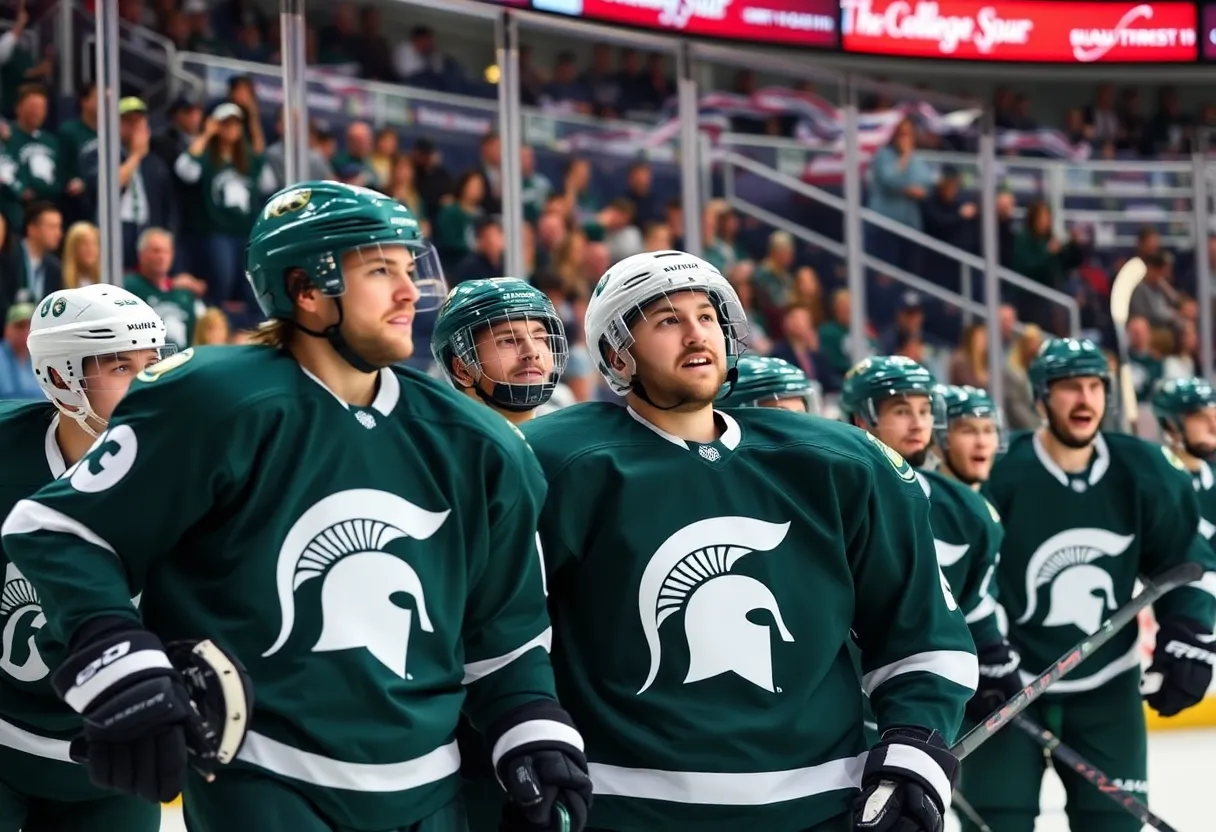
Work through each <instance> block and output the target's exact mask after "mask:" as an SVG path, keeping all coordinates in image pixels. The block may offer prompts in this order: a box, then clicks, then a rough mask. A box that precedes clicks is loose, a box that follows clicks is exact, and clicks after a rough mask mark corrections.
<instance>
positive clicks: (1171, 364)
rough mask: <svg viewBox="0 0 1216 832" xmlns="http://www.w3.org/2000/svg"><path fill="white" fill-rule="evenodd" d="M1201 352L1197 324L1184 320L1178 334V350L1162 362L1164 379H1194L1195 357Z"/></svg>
mask: <svg viewBox="0 0 1216 832" xmlns="http://www.w3.org/2000/svg"><path fill="white" fill-rule="evenodd" d="M1198 352H1199V333H1198V331H1197V330H1196V329H1195V322H1194V321H1188V320H1184V321H1183V322H1182V329H1181V330H1180V331H1179V332H1178V348H1177V349H1175V350H1173V351H1172V354H1170V355H1166V356H1165V358H1163V359H1162V360H1161V376H1162V378H1192V377H1193V376H1195V375H1196V373H1195V355H1196V353H1198Z"/></svg>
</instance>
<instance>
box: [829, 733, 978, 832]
mask: <svg viewBox="0 0 1216 832" xmlns="http://www.w3.org/2000/svg"><path fill="white" fill-rule="evenodd" d="M957 779H958V759H956V758H955V756H954V755H953V754H951V753H950V749H949V748H948V747H947V746H946V742H945V740H944V739H942V736H941V735H940V734H938V733H937V732H936V731H926V730H925V729H924V728H890V729H888V730H887V731H885V732H883V735H882V739H881V740H879V742H878V744H877V745H875V746H874V747H873V748H871V749H870V754H869V756H868V757H867V758H866V767H865V769H864V770H863V771H862V775H861V794H860V795H859V796H858V798H857V800H856V802H855V803H854V805H853V828H854V829H856V830H858V832H942V830H943V829H944V828H945V821H944V820H943V818H944V815H945V812H946V807H948V806H949V805H950V794H951V793H952V792H953V791H954V785H955V782H956V781H957Z"/></svg>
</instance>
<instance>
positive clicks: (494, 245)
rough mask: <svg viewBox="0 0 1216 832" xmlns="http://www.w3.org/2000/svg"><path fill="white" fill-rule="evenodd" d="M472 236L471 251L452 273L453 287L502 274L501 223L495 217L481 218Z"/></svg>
mask: <svg viewBox="0 0 1216 832" xmlns="http://www.w3.org/2000/svg"><path fill="white" fill-rule="evenodd" d="M473 234H474V237H475V242H474V244H473V250H472V251H471V252H469V254H468V256H466V257H465V258H464V259H463V260H461V261H460V263H458V264H457V266H456V269H455V271H453V272H452V280H451V282H452V285H453V286H455V285H456V284H458V283H464V282H465V281H466V280H482V279H484V278H487V277H500V276H502V274H503V268H504V266H503V262H502V256H503V251H504V250H505V248H506V241H505V238H504V236H503V233H502V221H501V220H500V219H499V218H498V217H497V216H489V217H482V218H481V219H479V220H478V221H477V222H476V224H475V225H474V227H473ZM523 276H524V275H521V277H523Z"/></svg>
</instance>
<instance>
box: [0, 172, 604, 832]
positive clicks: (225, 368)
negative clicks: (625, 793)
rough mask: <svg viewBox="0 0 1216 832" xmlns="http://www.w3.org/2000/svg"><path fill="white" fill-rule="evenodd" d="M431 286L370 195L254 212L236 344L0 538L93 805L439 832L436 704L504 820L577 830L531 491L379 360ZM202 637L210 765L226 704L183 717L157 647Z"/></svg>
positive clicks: (480, 423) (168, 385) (579, 796)
mask: <svg viewBox="0 0 1216 832" xmlns="http://www.w3.org/2000/svg"><path fill="white" fill-rule="evenodd" d="M435 265H436V261H435V259H434V253H433V250H431V249H430V247H429V245H427V244H426V243H425V242H424V241H423V240H422V238H421V236H420V233H419V228H418V223H417V221H416V220H415V218H414V217H413V216H412V214H411V213H410V212H409V210H408V209H407V208H405V207H404V206H403V205H401V204H400V203H398V202H396V201H395V200H392V199H389V198H387V197H385V196H383V195H382V194H378V193H376V192H374V191H370V190H367V189H364V188H359V187H354V186H349V185H343V184H339V183H336V182H309V183H304V184H302V185H299V186H294V187H291V188H288V189H286V190H284V191H281V192H280V193H278V194H277V195H275V196H274V197H273V198H272V199H271V200H270V201H269V202H268V203H267V205H266V206H265V208H264V209H263V210H262V211H261V212H260V214H259V216H258V218H257V221H256V224H255V226H254V230H253V234H252V237H251V239H250V242H249V247H248V271H249V277H250V280H251V282H252V284H253V286H254V288H255V290H256V293H257V296H258V298H259V303H260V304H261V306H262V310H263V311H264V312H265V313H266V315H268V316H269V317H271V318H272V319H273V322H272V323H271V324H270V325H268V326H267V327H266V328H265V329H264V330H263V331H262V333H261V334H260V338H261V340H262V342H263V343H262V344H259V345H253V346H246V347H212V348H200V349H197V350H187V351H186V352H184V353H179V354H177V355H175V356H173V357H172V358H171V359H169V360H167V361H163V362H161V363H160V364H158V365H156V366H154V367H151V368H149V369H148V370H146V371H145V372H144V373H142V374H141V376H140V381H139V382H138V383H137V384H135V385H134V386H133V389H132V391H131V393H130V394H129V396H128V397H127V399H126V400H124V402H123V404H122V406H121V407H120V408H119V410H118V411H117V412H116V414H115V418H114V419H113V421H112V422H111V424H110V426H109V429H108V430H107V431H106V433H105V434H103V436H102V437H100V438H99V439H98V443H97V445H96V447H95V448H94V450H93V451H92V452H91V454H90V455H89V456H87V457H86V458H85V459H84V460H83V461H82V462H81V464H80V465H79V466H78V467H77V468H76V469H75V472H74V473H72V474H70V475H65V476H64V477H63V478H61V479H59V480H57V481H56V482H55V483H53V484H51V485H49V486H47V487H46V488H44V489H42V490H41V491H39V492H38V493H37V494H36V495H34V497H32V498H31V499H28V500H22V501H21V502H19V503H18V504H17V506H16V507H15V508H14V509H13V511H12V513H11V514H10V515H9V517H8V519H7V520H6V521H5V524H4V527H3V540H4V545H5V548H6V551H8V553H9V556H10V558H11V559H12V561H13V562H14V563H15V564H16V565H17V566H18V567H19V568H20V569H21V570H22V571H23V572H24V573H25V575H26V577H27V578H28V579H29V580H30V583H31V584H32V585H33V586H34V588H35V589H36V590H37V591H38V592H39V594H40V595H41V597H42V599H43V602H44V604H45V611H46V614H47V618H48V626H50V627H51V628H52V629H53V631H54V632H56V633H63V634H65V635H66V636H67V637H68V639H69V649H70V656H69V658H68V659H67V660H66V661H65V662H64V664H63V665H62V667H60V668H59V669H58V670H57V671H56V672H55V674H54V676H53V684H54V686H55V689H56V691H57V692H58V693H59V695H60V696H61V697H62V698H63V699H64V700H65V701H66V702H67V703H68V704H69V705H71V706H72V707H73V709H75V710H77V711H79V712H81V713H82V714H83V715H84V718H85V734H84V736H85V740H86V742H87V760H88V767H89V772H90V775H91V777H92V778H93V780H94V782H97V783H99V784H102V785H106V786H109V787H112V788H115V789H118V790H121V791H125V792H128V793H132V794H137V795H139V796H141V797H144V798H147V799H149V800H158V801H159V800H166V799H169V798H171V797H173V796H174V795H175V794H176V793H177V792H178V791H179V790H181V789H182V788H183V787H184V790H185V791H184V799H185V813H186V823H187V826H188V827H189V828H190V829H191V830H196V831H197V832H221V830H222V832H254V830H258V832H266V831H267V830H269V832H276V831H277V830H283V832H286V831H287V830H290V832H330V831H331V830H333V829H335V828H341V829H358V830H406V829H408V830H411V832H431V831H432V830H434V831H435V832H439V830H459V829H460V828H461V827H462V826H463V822H464V821H463V810H462V809H461V807H460V804H459V801H458V800H457V794H458V791H459V787H460V781H459V775H458V770H459V768H460V759H459V754H458V752H457V748H456V743H455V741H454V740H453V738H452V737H453V732H454V729H455V727H456V720H457V714H458V713H459V712H460V710H461V708H462V706H463V707H464V709H465V710H466V711H467V713H469V714H470V715H471V716H472V718H473V720H474V723H475V724H476V725H477V727H478V728H479V729H481V730H483V731H484V732H486V734H487V736H488V737H489V741H490V747H491V748H492V749H493V753H494V762H495V763H496V769H497V772H498V774H499V777H500V779H501V781H502V782H503V783H504V784H505V786H506V788H507V789H508V792H509V793H510V795H511V797H512V798H513V799H515V800H517V801H518V802H520V803H521V804H524V805H526V807H527V813H528V815H527V817H528V820H529V821H530V822H532V823H533V824H534V825H535V827H536V828H540V829H547V828H551V827H553V828H555V825H554V823H553V821H554V819H555V818H556V817H557V815H558V814H559V813H558V812H557V811H555V804H557V803H560V804H561V805H562V806H564V807H565V808H566V809H568V812H569V816H570V818H571V821H572V822H571V824H570V826H572V827H573V828H575V829H577V828H579V827H580V826H581V823H582V818H583V817H584V816H585V810H584V809H583V808H582V807H584V806H585V803H586V801H587V800H588V798H589V792H590V785H589V783H588V781H587V778H586V775H585V774H584V773H583V772H584V768H585V762H584V758H583V754H582V751H581V745H582V740H581V738H580V736H579V734H578V733H577V731H575V730H574V728H573V727H571V725H570V721H569V719H568V717H567V716H566V715H565V713H564V712H563V711H562V710H561V709H560V708H559V707H558V706H557V704H556V702H555V700H554V698H553V687H552V685H553V682H552V670H551V668H550V664H549V658H548V655H547V652H546V648H547V646H548V644H549V640H550V627H549V622H548V618H547V615H546V611H545V594H544V582H543V574H542V568H541V562H540V558H539V554H538V552H537V549H536V543H535V538H536V522H537V517H538V514H539V509H540V504H541V502H542V501H543V497H544V492H545V484H544V480H543V475H542V473H541V471H540V469H539V467H538V466H537V464H536V461H535V459H534V457H533V456H532V454H531V452H530V451H529V450H528V447H527V445H526V444H525V443H524V442H523V441H522V440H521V439H520V437H519V436H518V434H517V433H516V432H515V431H512V430H511V429H510V427H509V426H508V425H507V424H506V423H505V422H504V421H503V420H502V419H499V418H498V417H496V416H495V415H494V414H492V413H490V412H489V411H488V410H486V409H485V408H482V407H478V406H476V405H474V404H473V403H472V402H470V401H468V400H467V399H466V398H465V397H463V396H461V395H460V394H459V393H457V392H455V391H453V390H452V389H451V387H450V385H447V384H442V383H439V382H437V381H435V380H432V379H429V378H427V377H426V376H424V375H422V374H420V373H418V372H416V371H413V370H409V369H400V368H397V367H390V366H389V365H392V364H396V363H398V362H400V361H402V360H404V359H405V358H407V357H409V355H410V354H411V353H412V351H413V343H412V337H411V324H412V321H413V318H414V315H415V313H416V311H417V310H418V309H420V308H424V306H425V305H426V304H427V303H428V302H431V303H432V304H433V305H438V301H439V300H441V299H442V297H443V294H442V293H441V292H440V291H438V290H440V289H441V287H442V278H441V274H440V273H439V272H438V271H436V270H435ZM186 414H191V415H193V414H198V417H197V418H187V417H186ZM120 506H129V507H132V508H133V509H134V510H137V511H138V512H139V514H138V521H137V522H133V521H132V519H131V517H130V515H129V514H127V513H124V512H123V511H121V510H118V507H120ZM140 591H142V593H143V594H142V597H141V610H140V611H141V613H142V620H141V616H139V615H137V614H136V613H135V611H134V609H133V608H132V607H131V603H130V600H129V598H130V596H131V595H133V594H134V593H136V592H140ZM203 636H205V637H207V639H209V642H207V643H210V644H212V645H213V649H214V650H215V651H218V652H219V653H220V654H221V656H220V658H221V659H224V660H226V661H227V663H228V668H229V672H228V673H227V674H226V675H224V676H220V677H219V679H218V683H219V685H218V687H219V690H220V693H221V694H222V696H221V697H220V698H221V699H222V700H223V704H225V705H227V704H228V703H229V702H232V701H237V700H239V699H241V696H240V694H241V690H240V688H239V687H238V688H236V689H234V688H233V679H235V678H239V674H237V673H236V672H235V670H236V668H235V667H234V664H235V663H234V662H233V661H232V660H230V659H229V658H228V657H231V658H232V659H235V660H239V661H240V662H241V663H243V664H244V666H245V668H246V669H247V672H248V677H249V679H250V680H251V682H252V688H253V691H254V692H255V694H256V698H257V703H256V710H255V711H254V713H253V718H252V724H251V725H249V731H248V733H247V734H245V736H244V738H243V745H240V746H239V753H235V752H236V748H237V746H235V745H234V744H233V743H232V742H230V735H231V734H232V731H230V730H229V729H231V728H232V726H229V725H226V724H223V723H220V722H219V720H222V719H224V718H225V717H226V716H227V717H229V718H231V716H232V711H231V710H228V711H219V712H218V714H215V715H213V716H214V717H215V718H214V719H208V720H204V719H202V718H201V717H200V716H199V715H197V714H196V712H195V710H194V708H193V707H192V705H191V704H190V703H189V702H187V695H188V690H189V692H190V693H194V692H195V691H196V690H197V688H198V680H197V675H198V674H195V673H190V674H184V673H179V672H177V670H176V669H175V667H174V663H173V662H172V661H170V658H169V657H168V656H167V655H166V649H165V647H164V646H162V645H164V644H165V643H168V642H171V641H172V640H181V639H198V638H200V637H203ZM203 646H204V645H198V646H195V647H193V648H191V652H198V651H199V650H200V649H201V648H202V647H203ZM178 652H180V651H178ZM212 664H213V666H216V664H215V663H212ZM195 669H196V668H191V670H192V671H193V670H195ZM212 687H213V686H208V687H207V689H206V690H205V691H204V692H205V693H208V694H209V693H210V692H211V689H212ZM206 701H213V700H206ZM206 715H207V712H206V711H204V713H203V715H202V716H206ZM211 734H219V742H218V743H217V742H214V738H213V737H212V736H211ZM233 753H235V761H234V762H233V763H232V764H231V765H229V766H225V767H222V768H219V767H217V765H216V764H218V763H223V762H226V761H227V757H228V756H229V755H230V754H233ZM188 761H189V764H190V765H191V767H193V768H195V769H202V771H203V772H204V773H205V775H206V776H202V775H199V774H196V773H188V771H187V766H188ZM208 779H211V780H212V782H207V780H208Z"/></svg>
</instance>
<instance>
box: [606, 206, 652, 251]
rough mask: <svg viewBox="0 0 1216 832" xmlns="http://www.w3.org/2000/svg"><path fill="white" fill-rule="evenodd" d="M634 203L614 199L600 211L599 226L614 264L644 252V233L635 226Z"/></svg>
mask: <svg viewBox="0 0 1216 832" xmlns="http://www.w3.org/2000/svg"><path fill="white" fill-rule="evenodd" d="M633 208H634V206H633V203H632V202H630V201H629V200H628V199H626V198H625V197H621V198H619V199H614V200H612V202H609V203H608V206H607V207H606V208H604V210H603V211H600V214H599V225H600V226H601V227H602V228H603V230H604V242H605V243H607V245H608V254H609V257H610V259H611V260H612V262H613V263H618V262H620V261H621V260H624V259H625V258H626V257H629V256H630V255H633V254H638V253H639V252H641V250H642V246H643V241H642V232H640V231H638V227H637V225H635V224H634V214H633Z"/></svg>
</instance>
